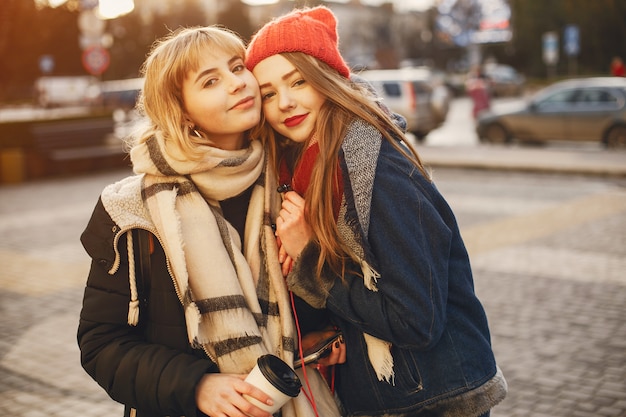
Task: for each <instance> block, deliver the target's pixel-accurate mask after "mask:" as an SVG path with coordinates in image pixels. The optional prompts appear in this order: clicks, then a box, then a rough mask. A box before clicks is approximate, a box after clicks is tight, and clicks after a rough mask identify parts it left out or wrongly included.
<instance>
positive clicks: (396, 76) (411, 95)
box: [358, 68, 448, 142]
mask: <svg viewBox="0 0 626 417" xmlns="http://www.w3.org/2000/svg"><path fill="white" fill-rule="evenodd" d="M358 75H359V76H361V77H362V78H364V79H365V80H367V81H369V82H370V84H371V85H372V86H373V87H374V89H375V90H376V91H377V92H378V94H379V95H380V96H381V97H383V102H384V103H385V104H386V105H387V106H388V107H389V108H390V109H391V110H392V111H394V112H395V113H398V114H400V115H402V116H404V117H405V118H406V121H407V131H408V132H411V133H413V134H414V135H415V137H416V138H417V140H418V141H420V142H421V141H423V140H424V137H425V136H426V135H427V134H428V133H429V132H430V131H431V130H434V129H436V128H437V127H439V126H440V125H441V124H442V123H443V121H444V120H445V118H446V115H447V110H448V107H447V102H446V103H445V106H444V105H442V104H440V103H439V101H440V100H441V97H440V95H439V94H435V91H434V90H433V84H432V81H431V72H430V70H429V69H422V68H402V69H397V70H367V71H363V72H361V73H359V74H358ZM446 99H447V98H446Z"/></svg>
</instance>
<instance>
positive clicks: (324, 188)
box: [253, 52, 430, 276]
mask: <svg viewBox="0 0 626 417" xmlns="http://www.w3.org/2000/svg"><path fill="white" fill-rule="evenodd" d="M281 55H282V56H284V57H285V58H286V59H287V60H289V62H291V64H293V66H294V67H295V68H296V69H297V70H298V71H299V72H300V74H301V76H302V78H303V79H304V80H305V81H306V82H308V83H310V84H311V86H312V87H313V88H314V89H316V90H317V91H318V92H319V93H321V94H322V95H323V96H324V97H326V102H325V103H324V105H323V106H322V108H321V111H320V114H319V117H318V118H317V121H316V127H315V132H316V135H315V137H316V139H317V141H318V143H319V147H320V152H319V155H318V157H317V159H316V161H315V165H314V167H313V172H312V175H311V182H310V184H309V187H308V189H307V191H306V194H305V195H304V199H305V216H306V219H307V221H308V223H309V225H310V226H311V228H312V229H313V232H314V234H315V237H316V239H317V242H318V243H319V245H320V248H321V254H320V257H319V259H318V264H317V275H318V276H319V275H320V274H321V272H322V268H323V266H324V264H328V265H329V266H330V268H331V269H332V270H333V271H334V272H335V273H338V274H340V275H341V276H343V274H344V272H345V270H346V266H347V261H348V260H353V261H355V262H357V263H358V262H359V261H360V260H359V259H358V258H357V256H356V254H355V253H354V251H353V250H351V249H350V248H349V247H348V246H347V245H345V244H344V243H343V241H342V239H341V238H340V236H339V232H338V229H337V224H336V222H335V221H334V219H335V217H334V214H333V194H332V193H333V189H337V188H336V184H335V183H334V182H336V181H337V158H338V157H339V151H340V148H341V145H342V143H343V138H344V137H345V135H346V132H347V129H348V127H349V125H350V122H351V121H352V120H354V119H362V120H364V121H365V122H367V123H368V124H370V125H372V126H374V127H376V129H378V130H379V131H380V132H381V134H382V135H383V137H384V138H385V139H386V140H388V141H389V142H390V143H391V144H392V145H393V146H394V147H395V148H396V149H397V150H398V151H399V152H400V153H402V154H403V155H404V156H405V157H406V158H407V159H409V160H410V161H411V162H412V163H413V164H414V165H415V167H416V168H417V169H419V170H420V172H422V174H423V175H424V176H425V177H426V178H430V175H429V174H428V173H427V171H426V170H425V168H424V166H423V164H422V162H421V160H420V158H419V155H418V154H417V151H416V150H415V148H414V147H413V146H412V145H411V144H410V143H409V142H408V141H407V140H406V137H405V135H404V132H403V131H402V130H401V129H400V128H399V127H398V126H397V125H396V124H395V123H394V122H393V120H392V119H391V117H390V115H389V114H388V113H386V112H385V111H384V110H383V109H382V108H381V106H380V105H379V104H378V103H377V101H376V100H377V98H376V97H375V96H374V95H373V94H372V92H371V91H370V90H368V89H367V88H365V87H364V86H362V85H361V84H359V83H356V82H352V81H350V80H349V79H347V78H345V77H343V76H341V75H340V74H339V73H337V71H336V70H333V69H332V68H330V67H329V66H328V65H327V64H325V63H324V62H322V61H319V60H318V59H316V58H314V57H312V56H310V55H307V54H304V53H301V52H289V53H282V54H281ZM255 135H258V137H261V138H262V139H263V140H264V141H265V142H266V144H267V149H268V153H269V158H270V162H271V164H272V165H273V167H274V169H275V170H276V172H279V168H280V167H279V165H280V163H281V160H282V159H285V160H286V162H287V163H288V165H289V166H290V167H292V168H293V167H294V166H295V165H297V162H298V160H299V158H300V157H301V155H302V153H303V151H304V150H305V149H306V148H307V147H308V144H307V143H304V144H302V143H295V142H292V141H291V140H289V139H288V138H286V137H284V136H282V135H280V134H278V133H276V132H275V131H274V130H273V129H271V127H270V126H269V124H268V123H266V122H264V118H262V123H261V124H260V126H259V127H258V128H257V129H256V132H253V137H254V136H255ZM398 139H401V140H402V143H400V142H399V141H398Z"/></svg>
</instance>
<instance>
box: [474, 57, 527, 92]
mask: <svg viewBox="0 0 626 417" xmlns="http://www.w3.org/2000/svg"><path fill="white" fill-rule="evenodd" d="M484 72H485V75H486V76H487V79H488V80H489V90H490V92H491V95H492V96H494V97H502V96H519V95H521V94H522V93H523V92H524V87H525V85H526V77H524V76H523V75H522V74H520V73H519V72H517V70H516V69H515V68H513V67H511V66H509V65H502V64H487V65H485V68H484Z"/></svg>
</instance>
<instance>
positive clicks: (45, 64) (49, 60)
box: [39, 55, 54, 74]
mask: <svg viewBox="0 0 626 417" xmlns="http://www.w3.org/2000/svg"><path fill="white" fill-rule="evenodd" d="M39 69H40V70H41V72H43V73H44V74H50V73H51V72H52V70H53V69H54V57H53V56H52V55H42V56H40V57H39Z"/></svg>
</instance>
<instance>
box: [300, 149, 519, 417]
mask: <svg viewBox="0 0 626 417" xmlns="http://www.w3.org/2000/svg"><path fill="white" fill-rule="evenodd" d="M373 157H374V158H375V157H376V155H373ZM344 162H345V161H344ZM342 170H343V172H342V173H343V177H344V179H348V180H347V181H345V186H347V187H350V184H351V182H350V172H349V170H348V169H347V168H346V164H345V163H343V164H342ZM373 181H374V183H373V191H372V196H371V206H370V220H369V231H368V234H367V236H366V240H367V243H366V244H367V245H368V246H369V247H368V248H367V250H366V252H371V254H372V256H373V258H374V262H375V268H376V270H377V271H378V272H379V274H380V278H379V279H378V282H377V291H372V290H369V289H367V288H366V287H365V286H364V285H363V278H362V277H361V276H359V275H357V274H351V273H346V274H344V280H345V284H344V283H342V282H341V280H340V279H339V277H336V276H324V277H322V282H323V283H325V284H322V285H321V286H320V285H313V286H312V285H308V284H306V282H309V283H310V282H316V283H319V282H320V281H319V280H317V281H316V279H317V278H316V277H315V276H314V271H315V265H316V262H317V256H318V254H319V249H318V247H317V246H316V244H314V243H310V244H309V245H308V246H307V247H306V248H305V250H304V251H303V252H302V254H301V255H300V256H299V258H298V259H297V260H296V263H295V265H294V269H293V271H292V273H291V274H290V276H289V277H288V285H289V287H290V289H291V290H292V291H293V292H294V294H296V295H298V296H300V297H302V298H303V299H305V300H307V299H310V298H311V297H314V298H315V297H319V296H320V294H321V296H322V297H324V298H325V306H326V308H327V309H328V310H329V311H330V313H331V316H332V319H333V321H334V322H335V323H336V324H337V325H338V326H339V327H340V328H341V330H342V331H343V333H344V338H345V341H346V349H347V356H346V357H347V361H346V362H345V363H344V364H341V365H337V366H336V372H337V375H336V382H335V384H336V389H337V393H338V395H339V398H340V399H341V402H342V404H343V406H344V407H345V409H346V412H347V415H351V416H357V415H362V416H368V415H371V416H375V415H380V416H382V415H384V416H419V415H437V416H480V415H482V414H484V413H486V412H488V411H489V410H490V409H491V408H492V407H493V406H494V405H496V404H497V403H498V402H500V401H501V400H502V399H503V398H504V397H505V395H506V389H507V388H506V381H505V380H504V377H503V376H502V373H501V372H500V370H499V368H498V367H497V366H496V361H495V358H494V354H493V351H492V348H491V341H490V334H489V328H488V323H487V317H486V315H485V311H484V309H483V307H482V305H481V303H480V301H479V300H478V298H477V297H476V294H475V292H474V283H473V277H472V270H471V267H470V261H469V257H468V253H467V250H466V248H465V245H464V243H463V239H462V237H461V234H460V231H459V227H458V225H457V222H456V219H455V216H454V214H453V212H452V210H451V209H450V207H449V206H448V204H447V203H446V201H445V199H444V198H443V196H442V195H441V194H440V193H439V191H438V190H437V188H436V187H435V185H434V184H433V183H432V182H431V181H429V180H428V179H427V178H425V177H424V176H423V175H422V174H421V173H420V171H419V170H417V169H416V168H415V166H414V165H413V164H412V163H411V162H410V161H408V160H407V159H406V158H404V157H403V156H402V155H401V154H400V153H399V152H398V151H397V150H396V149H395V148H394V147H393V146H392V145H391V144H390V143H389V142H388V141H386V140H383V141H382V145H381V146H380V150H379V153H378V162H377V165H376V170H375V177H374V180H373ZM349 191H350V190H346V192H347V193H348V192H349ZM348 201H349V199H348ZM348 213H355V210H350V208H349V209H348ZM354 220H355V221H358V220H356V219H354ZM323 275H331V273H330V272H328V274H323ZM320 287H321V289H320ZM364 332H365V333H368V334H370V335H373V336H375V337H377V338H379V339H382V340H385V341H387V342H390V343H391V346H392V347H391V353H392V356H393V362H394V364H393V370H394V376H393V378H392V380H391V381H390V382H386V381H384V380H383V381H379V380H378V378H377V376H376V373H375V372H374V370H373V368H372V366H371V364H370V360H369V359H368V355H367V348H366V344H365V340H364V337H363V333H364Z"/></svg>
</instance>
